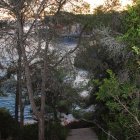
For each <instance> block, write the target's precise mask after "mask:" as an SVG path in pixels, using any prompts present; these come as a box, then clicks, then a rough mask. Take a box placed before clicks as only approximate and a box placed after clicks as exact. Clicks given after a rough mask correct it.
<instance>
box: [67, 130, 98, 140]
mask: <svg viewBox="0 0 140 140" xmlns="http://www.w3.org/2000/svg"><path fill="white" fill-rule="evenodd" d="M67 140H98V138H97V136H96V134H95V133H94V131H93V130H91V129H90V128H80V129H72V130H71V132H70V134H69V136H68V138H67Z"/></svg>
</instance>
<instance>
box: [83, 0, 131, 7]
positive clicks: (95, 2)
mask: <svg viewBox="0 0 140 140" xmlns="http://www.w3.org/2000/svg"><path fill="white" fill-rule="evenodd" d="M84 1H86V2H88V3H89V4H90V5H91V6H92V7H97V6H99V5H102V4H103V3H104V1H105V0H84ZM120 3H121V5H122V6H126V5H128V4H131V3H132V0H120Z"/></svg>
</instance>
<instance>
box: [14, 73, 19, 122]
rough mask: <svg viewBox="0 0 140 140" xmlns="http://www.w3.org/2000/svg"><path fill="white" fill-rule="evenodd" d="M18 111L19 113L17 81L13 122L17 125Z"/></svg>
mask: <svg viewBox="0 0 140 140" xmlns="http://www.w3.org/2000/svg"><path fill="white" fill-rule="evenodd" d="M17 75H18V74H17ZM18 111H19V91H18V81H17V86H16V99H15V120H16V122H17V123H18Z"/></svg>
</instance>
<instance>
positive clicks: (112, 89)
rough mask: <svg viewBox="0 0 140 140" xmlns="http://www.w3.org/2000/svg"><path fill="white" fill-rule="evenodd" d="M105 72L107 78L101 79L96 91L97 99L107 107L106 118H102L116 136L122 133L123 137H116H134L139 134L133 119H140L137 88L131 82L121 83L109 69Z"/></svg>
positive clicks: (136, 123) (137, 126) (137, 125)
mask: <svg viewBox="0 0 140 140" xmlns="http://www.w3.org/2000/svg"><path fill="white" fill-rule="evenodd" d="M107 73H108V74H109V78H106V79H104V80H103V83H102V85H100V87H99V92H98V93H97V99H98V100H100V101H104V102H105V105H106V106H107V108H108V109H109V114H107V116H108V118H104V120H105V121H106V122H107V124H108V127H109V130H111V132H112V133H113V134H114V135H115V136H116V137H118V136H117V134H119V133H123V134H122V136H123V138H122V136H121V137H118V138H120V139H127V138H128V137H131V138H132V139H134V138H136V137H137V136H138V135H139V124H138V122H137V121H136V119H135V117H137V118H138V119H140V112H139V98H138V97H137V96H138V89H137V88H136V86H135V84H133V83H130V82H124V83H121V82H120V81H119V79H118V78H117V77H116V75H115V74H114V73H113V72H112V71H111V70H108V71H107ZM116 130H117V131H116Z"/></svg>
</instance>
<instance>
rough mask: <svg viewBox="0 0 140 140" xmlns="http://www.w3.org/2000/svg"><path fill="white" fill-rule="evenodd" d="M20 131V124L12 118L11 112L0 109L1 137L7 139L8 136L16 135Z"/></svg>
mask: <svg viewBox="0 0 140 140" xmlns="http://www.w3.org/2000/svg"><path fill="white" fill-rule="evenodd" d="M17 133H18V125H17V123H16V122H15V120H14V119H13V118H12V116H11V115H10V113H9V112H8V111H7V110H5V109H3V108H1V109H0V134H1V137H2V138H4V139H6V138H8V137H16V135H17Z"/></svg>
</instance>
